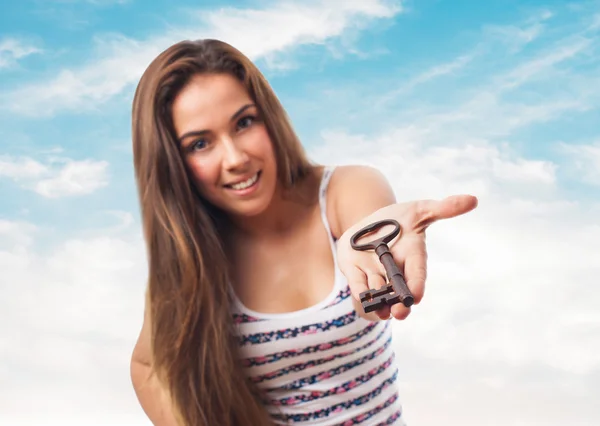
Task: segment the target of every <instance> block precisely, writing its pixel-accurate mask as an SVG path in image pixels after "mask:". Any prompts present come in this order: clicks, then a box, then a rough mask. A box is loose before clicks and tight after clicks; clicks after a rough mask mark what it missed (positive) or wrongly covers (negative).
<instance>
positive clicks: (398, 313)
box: [390, 303, 410, 320]
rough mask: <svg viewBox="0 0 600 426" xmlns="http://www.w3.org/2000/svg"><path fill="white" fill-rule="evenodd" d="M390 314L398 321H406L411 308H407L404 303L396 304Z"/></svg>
mask: <svg viewBox="0 0 600 426" xmlns="http://www.w3.org/2000/svg"><path fill="white" fill-rule="evenodd" d="M390 312H391V314H392V316H393V317H394V318H396V319H397V320H405V319H406V317H408V315H409V314H410V308H407V307H406V306H404V305H403V304H402V303H396V304H395V305H392V306H391V309H390Z"/></svg>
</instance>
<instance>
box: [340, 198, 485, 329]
mask: <svg viewBox="0 0 600 426" xmlns="http://www.w3.org/2000/svg"><path fill="white" fill-rule="evenodd" d="M475 207H477V198H475V197H474V196H472V195H454V196H451V197H447V198H445V199H443V200H440V201H436V200H419V201H412V202H408V203H398V204H392V205H390V206H387V207H384V208H382V209H379V210H377V211H376V212H375V213H373V214H371V215H369V216H367V217H366V218H364V219H362V220H361V221H360V222H358V223H356V224H355V225H354V226H352V227H351V228H349V229H348V230H347V231H346V232H344V234H343V235H342V236H341V237H340V239H339V241H338V244H337V257H338V265H339V267H340V269H341V271H342V273H343V274H344V275H345V276H346V278H347V279H348V282H349V285H350V291H351V292H352V296H353V297H354V298H355V299H357V300H359V295H360V293H362V292H363V291H365V290H368V289H372V288H375V289H377V288H380V287H382V286H384V285H385V284H386V283H387V280H386V272H385V268H384V267H383V264H382V263H381V262H380V261H379V259H378V258H377V255H376V254H375V253H374V252H373V251H372V250H370V251H357V250H354V249H353V248H352V247H351V246H350V238H351V237H352V235H354V233H355V232H357V231H358V230H360V229H362V228H363V227H365V226H367V225H369V224H371V223H373V222H376V221H379V220H383V219H395V220H396V221H398V222H399V223H400V227H401V231H400V236H399V237H397V238H395V239H394V240H392V241H391V242H390V243H389V244H388V246H389V248H390V252H391V253H392V256H393V257H394V260H395V261H396V264H397V265H398V268H399V269H400V271H402V272H403V274H404V278H405V280H406V284H407V286H408V288H409V290H410V291H411V293H412V294H413V296H414V303H415V304H417V303H419V302H420V301H421V299H422V298H423V294H424V292H425V280H426V278H427V250H426V244H425V230H426V229H427V227H429V225H431V224H432V223H433V222H435V221H437V220H440V219H448V218H452V217H456V216H459V215H462V214H465V213H467V212H469V211H471V210H473V209H474V208H475ZM388 232H389V229H388V228H387V227H384V228H382V229H380V230H379V231H378V232H374V233H373V234H371V235H368V236H365V237H363V239H361V240H359V242H361V243H362V242H363V241H368V239H371V238H372V239H375V238H379V237H380V236H383V235H385V234H387V233H388ZM376 314H377V315H378V316H379V317H380V318H381V319H387V318H389V317H390V314H391V315H392V316H393V317H394V318H396V319H399V320H402V319H405V318H406V317H407V316H408V315H409V314H410V308H407V307H405V306H404V305H403V304H402V303H397V304H395V305H392V306H391V307H388V306H384V307H383V308H380V309H378V310H377V311H376Z"/></svg>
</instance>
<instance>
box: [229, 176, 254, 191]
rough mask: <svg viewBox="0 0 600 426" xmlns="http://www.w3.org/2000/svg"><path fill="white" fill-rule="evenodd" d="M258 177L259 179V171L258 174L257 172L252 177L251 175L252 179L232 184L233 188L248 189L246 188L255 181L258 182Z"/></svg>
mask: <svg viewBox="0 0 600 426" xmlns="http://www.w3.org/2000/svg"><path fill="white" fill-rule="evenodd" d="M257 179H258V173H257V174H255V175H254V176H252V177H251V178H250V179H248V180H247V181H245V182H240V183H236V184H235V185H231V187H232V188H233V189H237V190H240V189H246V188H248V187H249V186H251V185H253V184H254V182H256V180H257Z"/></svg>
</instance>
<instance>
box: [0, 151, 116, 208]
mask: <svg viewBox="0 0 600 426" xmlns="http://www.w3.org/2000/svg"><path fill="white" fill-rule="evenodd" d="M0 177H5V178H9V179H12V180H14V181H15V182H16V183H18V184H19V185H21V186H22V187H23V188H25V189H29V190H32V191H35V192H36V193H38V194H39V195H42V196H44V197H47V198H60V197H68V196H79V195H86V194H91V193H92V192H94V191H96V190H97V189H99V188H102V187H105V186H106V185H108V163H107V162H106V161H96V160H89V159H87V160H72V159H68V158H53V159H51V161H49V162H48V163H47V164H43V163H40V162H39V161H37V160H35V159H32V158H29V157H12V156H8V155H3V156H0Z"/></svg>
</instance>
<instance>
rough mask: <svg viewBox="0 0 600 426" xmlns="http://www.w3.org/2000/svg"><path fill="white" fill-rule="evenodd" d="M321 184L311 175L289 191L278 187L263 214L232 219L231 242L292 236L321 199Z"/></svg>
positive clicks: (230, 221) (229, 228)
mask: <svg viewBox="0 0 600 426" xmlns="http://www.w3.org/2000/svg"><path fill="white" fill-rule="evenodd" d="M318 182H319V180H318V176H311V177H308V178H307V179H305V180H304V181H303V182H301V183H299V184H298V186H296V187H295V188H293V189H291V190H288V191H284V190H283V188H281V186H280V185H278V186H277V189H276V191H275V194H274V196H273V200H272V202H271V203H270V205H269V207H268V208H267V209H266V210H265V211H264V212H262V213H261V214H259V215H256V216H251V217H248V216H241V217H240V216H229V221H228V222H229V224H228V225H229V226H228V231H227V234H228V235H229V236H228V239H229V240H230V241H235V240H239V239H240V238H242V239H253V240H255V239H271V238H277V237H280V236H282V235H286V234H288V233H289V232H290V231H291V230H293V229H294V228H295V227H297V226H298V223H299V221H301V220H302V218H304V217H306V213H307V211H310V210H312V208H313V207H314V203H315V202H316V201H317V200H318ZM315 185H316V188H315ZM315 195H317V197H316V198H315ZM317 202H318V201H317Z"/></svg>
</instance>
